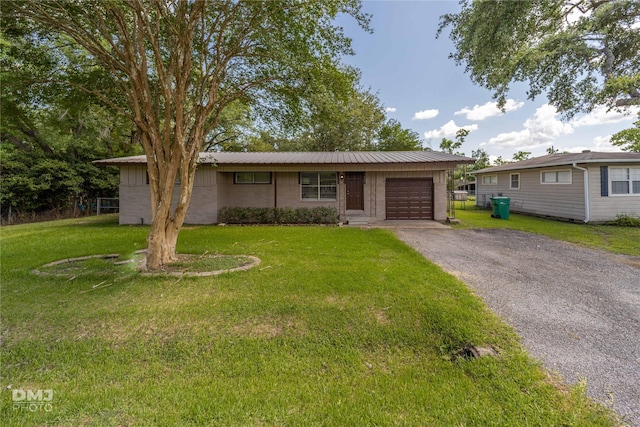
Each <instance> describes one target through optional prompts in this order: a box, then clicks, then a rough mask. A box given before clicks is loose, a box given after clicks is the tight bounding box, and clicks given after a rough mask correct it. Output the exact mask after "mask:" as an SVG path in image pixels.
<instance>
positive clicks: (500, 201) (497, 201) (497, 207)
mask: <svg viewBox="0 0 640 427" xmlns="http://www.w3.org/2000/svg"><path fill="white" fill-rule="evenodd" d="M490 200H491V207H492V208H493V212H492V213H491V218H500V219H509V205H510V204H511V199H510V198H508V197H491V198H490Z"/></svg>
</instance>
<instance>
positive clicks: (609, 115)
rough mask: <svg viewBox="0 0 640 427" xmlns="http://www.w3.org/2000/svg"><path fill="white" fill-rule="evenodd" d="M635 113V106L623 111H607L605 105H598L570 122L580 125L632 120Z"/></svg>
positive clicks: (573, 124) (576, 125)
mask: <svg viewBox="0 0 640 427" xmlns="http://www.w3.org/2000/svg"><path fill="white" fill-rule="evenodd" d="M636 113H637V108H630V109H629V110H627V111H625V112H620V111H614V110H611V111H607V107H604V106H603V107H598V108H596V109H594V110H593V111H592V112H590V113H589V114H585V115H584V116H582V117H579V118H577V119H574V120H572V121H571V122H570V123H571V125H572V126H574V127H580V126H598V125H606V124H611V123H619V122H624V121H626V120H629V121H633V120H634V117H637V116H635V115H634V114H636Z"/></svg>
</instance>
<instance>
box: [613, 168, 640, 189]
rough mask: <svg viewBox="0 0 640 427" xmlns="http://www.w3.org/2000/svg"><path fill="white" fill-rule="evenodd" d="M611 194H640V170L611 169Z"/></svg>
mask: <svg viewBox="0 0 640 427" xmlns="http://www.w3.org/2000/svg"><path fill="white" fill-rule="evenodd" d="M609 181H611V194H640V168H614V167H610V168H609Z"/></svg>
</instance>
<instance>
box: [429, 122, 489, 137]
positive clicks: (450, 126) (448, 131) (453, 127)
mask: <svg viewBox="0 0 640 427" xmlns="http://www.w3.org/2000/svg"><path fill="white" fill-rule="evenodd" d="M460 129H466V130H468V131H474V130H478V125H467V126H458V125H457V124H456V123H455V122H454V121H453V120H449V121H448V122H447V123H445V124H444V125H443V126H442V127H441V128H440V129H434V130H430V131H427V132H425V133H424V137H425V138H426V139H429V138H445V137H448V136H455V135H456V132H458V130H460Z"/></svg>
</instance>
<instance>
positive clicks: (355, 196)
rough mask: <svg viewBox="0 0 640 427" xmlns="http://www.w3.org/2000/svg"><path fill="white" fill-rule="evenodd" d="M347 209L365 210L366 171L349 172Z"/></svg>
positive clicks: (346, 178)
mask: <svg viewBox="0 0 640 427" xmlns="http://www.w3.org/2000/svg"><path fill="white" fill-rule="evenodd" d="M344 181H345V185H346V187H347V210H359V211H362V210H364V172H347V173H346V174H345V175H344Z"/></svg>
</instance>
